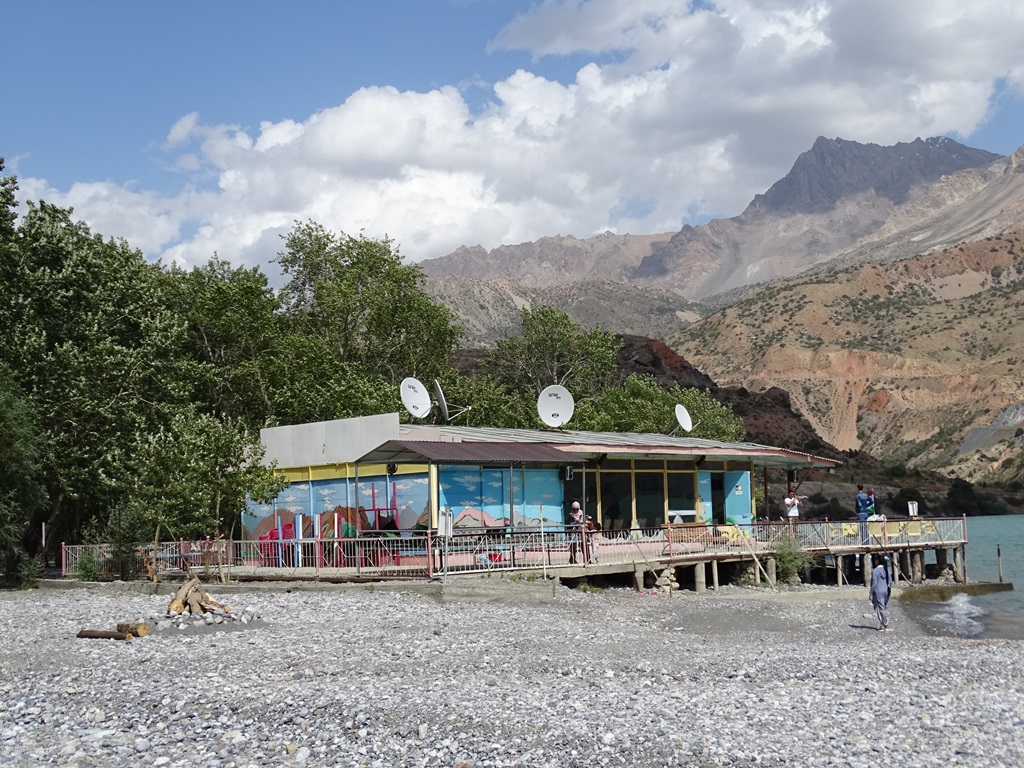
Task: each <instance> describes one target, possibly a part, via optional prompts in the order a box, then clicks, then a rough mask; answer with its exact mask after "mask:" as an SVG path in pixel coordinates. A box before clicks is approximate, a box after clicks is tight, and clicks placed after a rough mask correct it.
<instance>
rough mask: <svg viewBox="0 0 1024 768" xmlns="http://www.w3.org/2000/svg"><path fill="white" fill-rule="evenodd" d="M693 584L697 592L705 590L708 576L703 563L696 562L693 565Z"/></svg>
mask: <svg viewBox="0 0 1024 768" xmlns="http://www.w3.org/2000/svg"><path fill="white" fill-rule="evenodd" d="M693 584H694V589H695V591H696V592H697V594H700V593H701V592H707V589H708V577H707V571H706V564H705V563H697V564H696V565H695V566H693Z"/></svg>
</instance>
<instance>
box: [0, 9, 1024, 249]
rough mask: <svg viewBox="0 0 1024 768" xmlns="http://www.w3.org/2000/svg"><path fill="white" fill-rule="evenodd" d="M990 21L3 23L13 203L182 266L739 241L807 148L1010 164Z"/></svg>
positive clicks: (509, 15)
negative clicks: (681, 236) (730, 227)
mask: <svg viewBox="0 0 1024 768" xmlns="http://www.w3.org/2000/svg"><path fill="white" fill-rule="evenodd" d="M1021 40H1024V7H1022V6H1021V4H1017V3H1008V2H1005V1H1004V0H991V1H989V0H977V1H976V2H972V3H963V2H957V3H953V2H947V1H946V0H903V2H900V3H892V2H890V1H889V0H817V1H811V2H807V1H804V0H760V1H755V0H723V1H722V2H695V3H690V4H688V3H686V2H676V1H674V0H631V2H629V3H626V2H621V1H620V0H588V1H586V2H581V1H568V0H565V1H563V0H549V1H547V2H537V3H527V2H519V1H517V0H418V1H416V0H395V1H394V2H388V1H387V0H376V2H370V1H369V0H346V1H345V2H315V1H312V2H303V3H281V2H263V1H262V0H252V1H250V2H181V3H173V4H172V3H141V2H113V1H110V0H108V1H106V2H101V3H82V2H79V1H77V0H76V1H75V2H71V1H70V0H49V1H47V0H39V1H38V2H22V3H11V4H8V6H7V7H5V12H4V27H3V30H2V31H0V66H2V68H3V71H4V72H5V73H7V77H6V78H5V88H4V90H5V93H4V98H3V100H2V106H0V156H4V157H5V158H6V165H7V171H8V172H13V173H15V174H17V176H18V177H19V183H20V185H21V193H20V196H21V198H22V199H23V200H26V199H32V200H37V199H45V200H47V201H49V202H53V203H57V204H60V205H68V206H73V207H74V208H75V211H76V215H77V216H79V217H80V218H82V219H83V220H85V221H86V222H88V223H89V225H90V226H91V227H92V228H93V230H94V231H96V232H99V233H101V234H103V235H105V236H118V237H125V238H126V239H127V240H128V242H130V243H132V244H133V245H135V246H136V247H138V248H140V249H142V250H143V251H144V252H145V253H146V254H147V255H148V256H150V257H152V258H157V257H162V258H164V259H165V260H168V261H170V260H174V261H177V262H179V263H181V264H184V265H194V264H199V263H202V262H204V261H206V260H207V259H208V258H209V257H211V256H212V255H213V253H214V252H217V253H218V254H220V255H221V256H222V257H225V258H228V259H230V260H231V261H233V262H235V263H246V264H261V265H266V264H267V262H268V261H269V260H270V259H271V258H272V257H273V255H274V253H276V251H277V250H279V247H280V237H279V236H280V234H281V233H282V232H285V231H287V229H288V228H289V226H290V225H291V222H293V221H295V220H306V219H314V220H316V221H319V222H320V223H322V224H324V225H325V226H328V227H330V228H331V229H334V230H340V231H345V232H349V233H353V234H355V233H358V232H360V231H363V232H365V233H366V234H367V235H369V236H372V237H382V236H384V235H389V236H391V237H392V238H394V239H395V241H396V242H397V243H398V245H399V246H400V248H401V250H402V253H403V254H404V255H405V256H406V257H407V258H409V259H411V260H417V261H418V260H420V259H423V258H430V257H436V256H440V255H444V254H445V253H448V252H450V251H452V250H454V249H455V248H457V247H458V246H459V245H476V244H480V245H483V246H484V247H485V248H488V249H490V248H494V247H496V246H498V245H501V244H504V243H516V242H523V241H527V240H534V239H537V238H539V237H543V236H549V235H557V234H562V235H575V236H578V237H589V236H591V235H593V234H596V233H599V232H602V231H605V230H612V231H618V232H632V233H653V232H667V231H675V230H677V229H678V228H679V227H680V226H681V225H682V224H683V223H701V222H703V221H706V220H707V219H709V218H711V217H715V216H732V215H736V214H737V213H739V212H740V211H742V209H743V208H744V207H745V206H746V203H747V202H749V200H750V199H751V198H752V197H753V195H755V194H757V193H759V192H763V191H764V190H765V189H766V188H767V187H768V186H770V185H771V184H772V183H773V182H774V181H776V180H777V179H778V178H780V177H781V176H783V175H784V174H785V173H786V171H787V170H788V169H789V168H790V167H791V166H792V164H793V162H794V160H795V159H796V157H797V155H799V153H800V152H803V151H805V150H807V149H809V148H810V146H811V144H812V143H813V141H814V139H815V138H816V137H817V136H819V135H824V136H827V137H830V138H832V137H837V136H838V137H842V138H845V139H851V140H855V141H862V142H874V143H880V144H892V143H895V142H898V141H911V140H913V139H914V138H916V137H918V136H921V137H925V136H933V135H948V136H951V137H953V138H955V139H957V140H960V141H963V142H964V143H967V144H969V145H971V146H975V147H981V148H984V149H989V150H991V151H993V152H998V153H1001V154H1009V153H1010V152H1012V151H1014V150H1015V149H1017V148H1018V147H1019V146H1020V145H1021V144H1024V130H1022V129H1021V126H1024V106H1022V105H1024V101H1022V91H1021V88H1022V84H1024V54H1021V53H1020V41H1021Z"/></svg>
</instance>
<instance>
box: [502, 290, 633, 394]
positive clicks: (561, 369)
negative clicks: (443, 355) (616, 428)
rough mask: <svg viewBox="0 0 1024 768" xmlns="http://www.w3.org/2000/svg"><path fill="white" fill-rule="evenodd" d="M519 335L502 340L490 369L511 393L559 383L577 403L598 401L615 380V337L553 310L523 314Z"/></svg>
mask: <svg viewBox="0 0 1024 768" xmlns="http://www.w3.org/2000/svg"><path fill="white" fill-rule="evenodd" d="M519 323H520V328H519V332H518V333H516V334H511V335H508V336H505V337H504V338H501V339H499V340H498V343H497V345H496V348H495V350H494V352H493V353H491V354H490V355H488V358H487V368H488V370H489V371H490V372H491V373H492V374H493V375H494V376H495V377H496V378H497V379H498V380H499V381H501V382H502V383H503V384H504V385H505V387H506V388H507V389H509V390H511V391H516V390H522V391H527V392H531V393H532V394H533V396H534V398H536V396H537V395H538V394H540V392H541V391H543V389H544V388H545V387H548V386H550V385H552V384H559V385H562V386H564V387H566V388H567V389H568V390H569V391H570V392H572V394H573V396H574V397H575V398H577V399H578V400H583V399H585V398H588V397H595V396H597V395H598V394H600V393H601V392H603V391H604V390H605V389H606V388H607V387H608V386H609V385H611V383H612V382H613V381H614V379H615V376H616V373H617V367H616V355H617V354H618V351H619V347H620V346H621V345H620V344H619V342H618V341H617V340H616V338H615V335H614V334H612V333H606V332H604V331H602V330H601V329H600V328H595V329H593V330H589V331H588V330H586V329H585V328H583V327H581V326H580V325H579V324H577V323H576V322H574V321H573V320H572V319H571V318H570V317H569V315H567V314H566V313H565V312H563V311H562V310H560V309H556V308H554V307H537V308H535V309H529V308H526V309H523V310H522V311H521V312H520V317H519Z"/></svg>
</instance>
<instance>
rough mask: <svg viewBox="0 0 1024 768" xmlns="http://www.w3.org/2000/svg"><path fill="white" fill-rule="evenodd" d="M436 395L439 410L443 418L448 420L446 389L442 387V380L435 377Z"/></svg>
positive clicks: (445, 420)
mask: <svg viewBox="0 0 1024 768" xmlns="http://www.w3.org/2000/svg"><path fill="white" fill-rule="evenodd" d="M434 397H435V398H436V400H435V402H436V403H437V412H438V413H440V414H441V420H442V421H444V422H445V423H447V422H448V401H447V400H445V398H444V390H442V389H441V382H440V381H438V380H437V379H434Z"/></svg>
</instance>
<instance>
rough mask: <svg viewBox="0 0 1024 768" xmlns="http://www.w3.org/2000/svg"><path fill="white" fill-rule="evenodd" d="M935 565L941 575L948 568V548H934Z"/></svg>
mask: <svg viewBox="0 0 1024 768" xmlns="http://www.w3.org/2000/svg"><path fill="white" fill-rule="evenodd" d="M935 567H936V569H937V570H938V572H939V575H940V576H941V575H942V574H943V573H945V572H946V569H947V568H949V550H948V549H942V548H940V549H936V550H935Z"/></svg>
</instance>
